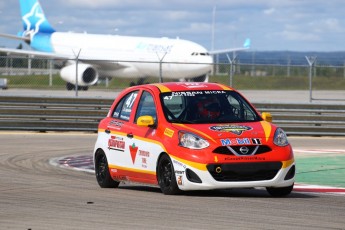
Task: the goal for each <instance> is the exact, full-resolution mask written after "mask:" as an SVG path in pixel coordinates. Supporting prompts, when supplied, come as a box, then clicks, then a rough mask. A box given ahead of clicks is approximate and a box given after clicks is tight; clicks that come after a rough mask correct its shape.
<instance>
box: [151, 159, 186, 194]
mask: <svg viewBox="0 0 345 230" xmlns="http://www.w3.org/2000/svg"><path fill="white" fill-rule="evenodd" d="M157 179H158V184H159V187H160V188H161V190H162V192H163V193H164V194H165V195H176V194H179V193H180V192H181V190H180V189H179V188H178V186H177V182H176V177H175V172H174V166H173V165H172V162H171V160H170V157H169V156H168V155H166V154H164V155H163V156H162V157H161V158H160V159H159V161H158V165H157Z"/></svg>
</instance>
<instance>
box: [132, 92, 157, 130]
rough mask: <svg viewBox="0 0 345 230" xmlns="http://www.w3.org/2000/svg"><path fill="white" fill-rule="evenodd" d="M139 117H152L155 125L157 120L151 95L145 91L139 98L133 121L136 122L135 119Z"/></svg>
mask: <svg viewBox="0 0 345 230" xmlns="http://www.w3.org/2000/svg"><path fill="white" fill-rule="evenodd" d="M140 116H152V117H153V119H154V121H155V123H156V120H157V112H156V106H155V103H154V100H153V97H152V95H151V94H150V93H149V92H147V91H144V92H143V94H142V95H141V97H140V101H139V104H138V109H137V113H136V115H135V121H137V119H138V118H139V117H140Z"/></svg>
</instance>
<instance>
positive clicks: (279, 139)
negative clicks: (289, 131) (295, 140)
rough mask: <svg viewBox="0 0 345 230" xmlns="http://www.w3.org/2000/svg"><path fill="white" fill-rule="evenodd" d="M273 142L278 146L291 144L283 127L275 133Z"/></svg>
mask: <svg viewBox="0 0 345 230" xmlns="http://www.w3.org/2000/svg"><path fill="white" fill-rule="evenodd" d="M273 143H274V144H276V145H278V146H287V145H288V144H289V141H288V139H287V136H286V134H285V132H284V131H283V130H282V129H281V128H277V130H276V132H275V133H274V140H273Z"/></svg>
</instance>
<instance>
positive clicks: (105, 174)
mask: <svg viewBox="0 0 345 230" xmlns="http://www.w3.org/2000/svg"><path fill="white" fill-rule="evenodd" d="M95 173H96V179H97V182H98V184H99V186H100V187H101V188H117V187H118V186H119V184H120V182H118V181H114V180H113V179H112V178H111V176H110V173H109V168H108V161H107V157H106V156H105V154H104V153H103V152H100V153H98V154H97V155H96V157H95Z"/></svg>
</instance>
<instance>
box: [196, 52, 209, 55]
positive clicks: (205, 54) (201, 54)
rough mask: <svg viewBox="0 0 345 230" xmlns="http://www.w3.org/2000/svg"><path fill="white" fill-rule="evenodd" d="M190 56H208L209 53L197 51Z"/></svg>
mask: <svg viewBox="0 0 345 230" xmlns="http://www.w3.org/2000/svg"><path fill="white" fill-rule="evenodd" d="M192 56H210V54H209V53H198V52H193V53H192Z"/></svg>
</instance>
